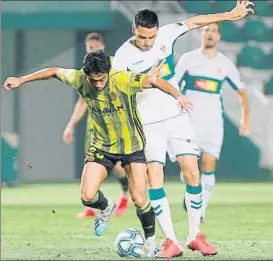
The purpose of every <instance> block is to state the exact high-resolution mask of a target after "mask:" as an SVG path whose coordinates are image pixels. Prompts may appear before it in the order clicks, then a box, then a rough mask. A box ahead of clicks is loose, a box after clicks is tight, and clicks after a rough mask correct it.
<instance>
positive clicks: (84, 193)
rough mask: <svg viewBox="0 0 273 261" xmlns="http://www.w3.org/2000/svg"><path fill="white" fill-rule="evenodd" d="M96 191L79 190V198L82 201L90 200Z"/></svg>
mask: <svg viewBox="0 0 273 261" xmlns="http://www.w3.org/2000/svg"><path fill="white" fill-rule="evenodd" d="M96 194H97V192H96V191H81V200H82V202H90V201H93V200H94V198H95V197H96Z"/></svg>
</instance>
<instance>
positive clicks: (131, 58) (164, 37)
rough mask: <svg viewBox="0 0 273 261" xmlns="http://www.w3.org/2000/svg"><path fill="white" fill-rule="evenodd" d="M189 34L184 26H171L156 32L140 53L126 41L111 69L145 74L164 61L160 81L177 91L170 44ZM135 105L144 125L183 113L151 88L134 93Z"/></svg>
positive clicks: (159, 91)
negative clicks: (152, 39)
mask: <svg viewBox="0 0 273 261" xmlns="http://www.w3.org/2000/svg"><path fill="white" fill-rule="evenodd" d="M187 31H188V28H187V26H186V25H185V24H184V23H174V24H168V25H165V26H162V27H160V28H159V29H158V35H157V37H156V40H155V43H154V46H153V47H152V48H151V49H150V50H148V51H142V50H140V49H139V48H137V47H136V46H135V45H133V44H132V43H131V41H132V39H133V37H132V38H130V39H129V40H128V41H126V42H125V43H124V44H123V45H122V46H121V47H120V48H119V49H118V50H117V52H116V54H115V57H114V61H113V66H112V67H113V68H114V69H118V70H127V71H132V72H137V73H147V72H148V71H149V70H150V69H151V67H152V66H153V65H155V64H156V63H157V62H158V61H162V60H163V59H165V60H166V61H165V64H164V70H165V73H164V75H163V77H162V78H163V79H164V80H166V81H168V82H169V83H171V84H172V85H173V86H174V87H176V88H179V86H178V82H177V80H176V77H175V69H174V59H173V45H174V43H175V41H176V39H177V38H178V37H179V36H181V35H182V34H184V33H185V32H187ZM137 106H138V109H139V112H140V116H141V119H142V123H143V124H149V123H155V122H159V121H163V120H166V119H170V118H172V117H175V116H178V115H180V114H181V113H182V109H181V107H180V106H179V105H178V102H177V100H176V99H175V98H174V97H172V96H171V95H169V94H166V93H164V92H163V91H161V90H159V89H156V88H150V89H145V90H144V91H143V92H142V93H138V94H137Z"/></svg>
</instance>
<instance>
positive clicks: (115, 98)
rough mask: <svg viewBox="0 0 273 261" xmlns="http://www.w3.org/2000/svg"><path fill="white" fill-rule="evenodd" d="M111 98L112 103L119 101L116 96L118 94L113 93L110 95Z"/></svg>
mask: <svg viewBox="0 0 273 261" xmlns="http://www.w3.org/2000/svg"><path fill="white" fill-rule="evenodd" d="M110 98H111V100H112V101H116V100H117V95H116V93H114V92H111V93H110Z"/></svg>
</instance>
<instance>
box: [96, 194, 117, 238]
mask: <svg viewBox="0 0 273 261" xmlns="http://www.w3.org/2000/svg"><path fill="white" fill-rule="evenodd" d="M115 207H116V203H115V201H114V200H112V199H108V206H107V208H106V209H105V210H99V212H98V214H97V216H96V220H95V234H96V235H97V236H101V235H102V234H103V233H104V232H105V231H106V229H107V226H108V223H109V218H110V216H111V214H112V212H113V210H114V209H115Z"/></svg>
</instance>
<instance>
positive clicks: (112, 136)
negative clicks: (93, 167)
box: [99, 93, 118, 154]
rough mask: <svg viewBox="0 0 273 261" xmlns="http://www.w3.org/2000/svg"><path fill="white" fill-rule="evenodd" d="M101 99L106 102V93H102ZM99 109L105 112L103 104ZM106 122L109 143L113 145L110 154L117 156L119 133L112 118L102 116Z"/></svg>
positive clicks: (101, 103)
mask: <svg viewBox="0 0 273 261" xmlns="http://www.w3.org/2000/svg"><path fill="white" fill-rule="evenodd" d="M100 99H102V100H103V101H106V100H107V99H106V97H105V95H104V93H101V96H100ZM99 107H100V109H101V110H102V111H103V108H104V103H103V102H99ZM101 117H102V118H103V120H104V122H105V123H106V126H107V129H108V139H109V143H108V144H111V146H110V148H109V153H113V154H116V153H117V152H118V147H117V133H116V130H115V128H114V124H113V122H112V118H111V116H109V117H107V116H101Z"/></svg>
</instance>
